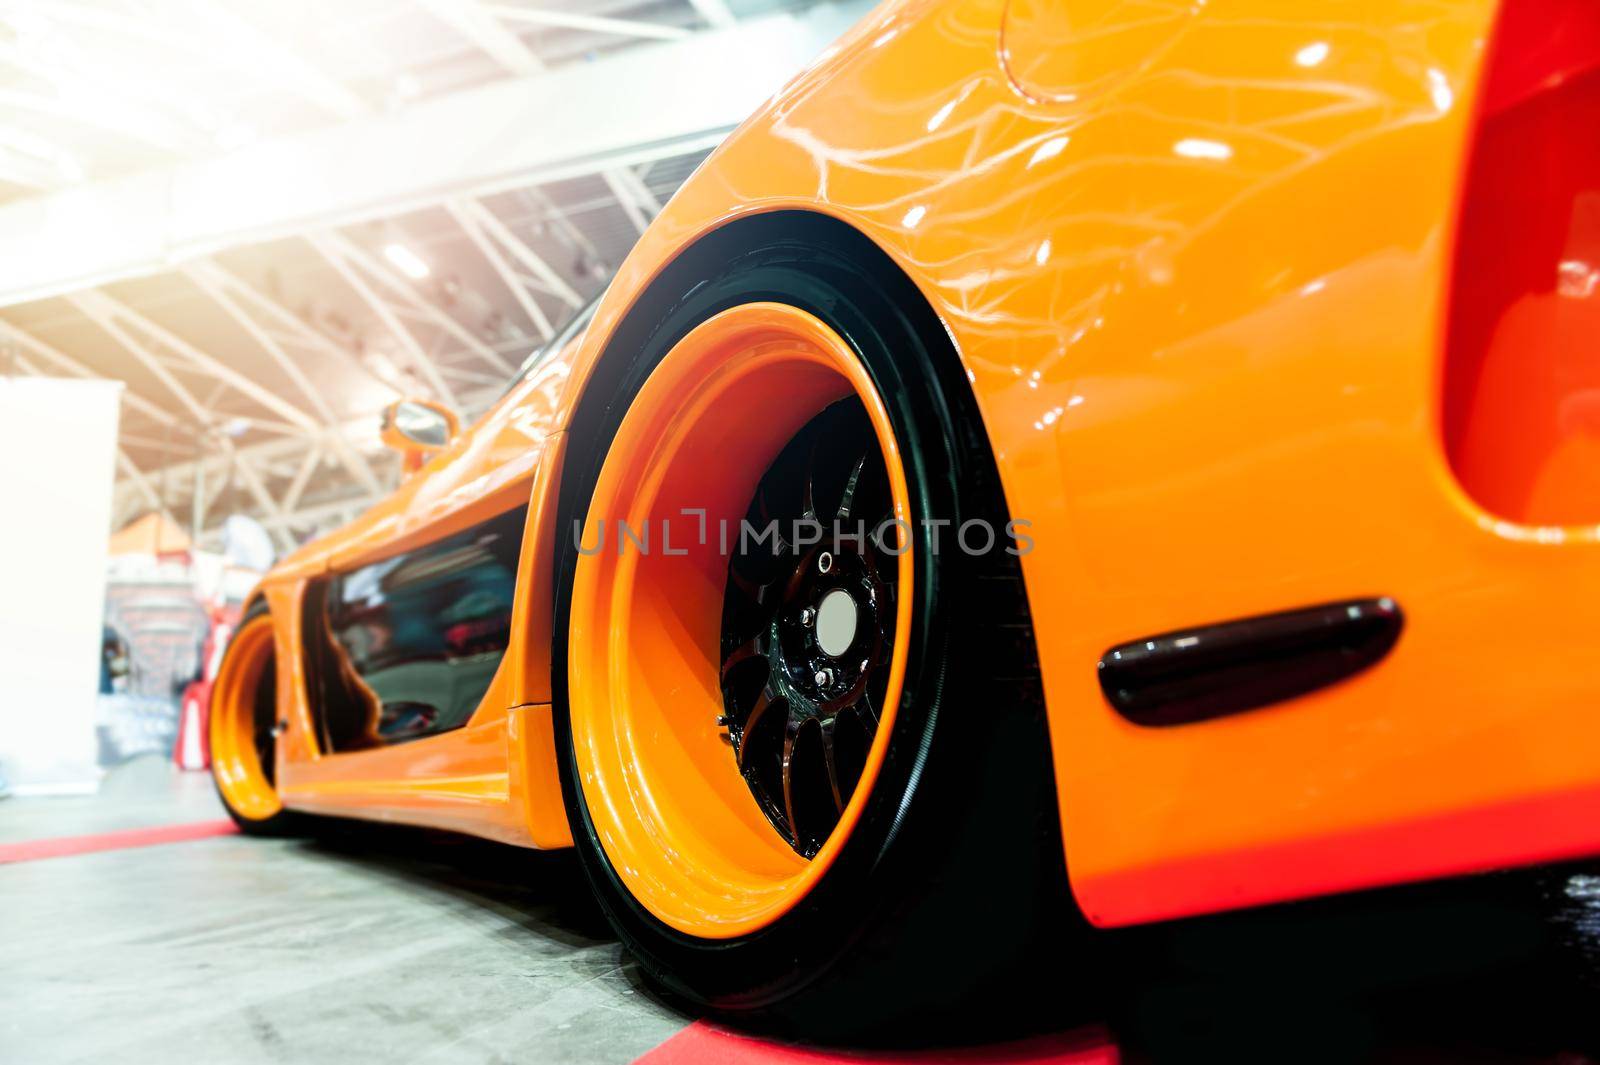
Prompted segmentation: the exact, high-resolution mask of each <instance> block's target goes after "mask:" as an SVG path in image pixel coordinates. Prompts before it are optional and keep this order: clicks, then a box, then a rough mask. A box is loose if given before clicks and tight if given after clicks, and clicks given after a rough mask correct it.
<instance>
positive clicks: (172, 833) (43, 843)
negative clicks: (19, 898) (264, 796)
mask: <svg viewBox="0 0 1600 1065" xmlns="http://www.w3.org/2000/svg"><path fill="white" fill-rule="evenodd" d="M237 831H239V829H238V826H236V825H235V824H234V823H233V822H232V821H228V820H221V821H191V822H189V823H188V824H181V825H160V826H157V827H155V828H129V829H125V830H123V831H121V832H102V833H100V834H98V835H94V836H61V837H57V838H55V839H28V840H23V841H22V842H21V843H0V865H4V864H5V863H7V862H31V861H34V860H36V859H39V858H67V857H70V856H72V855H74V854H93V853H94V852H96V851H120V850H126V849H128V848H129V847H151V846H154V845H155V844H158V843H182V842H183V841H185V840H191V839H206V838H208V837H210V836H226V835H230V834H232V833H234V832H237Z"/></svg>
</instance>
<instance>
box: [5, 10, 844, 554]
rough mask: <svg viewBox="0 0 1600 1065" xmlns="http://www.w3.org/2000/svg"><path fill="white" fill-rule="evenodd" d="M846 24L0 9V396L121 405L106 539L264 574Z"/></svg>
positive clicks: (497, 372)
mask: <svg viewBox="0 0 1600 1065" xmlns="http://www.w3.org/2000/svg"><path fill="white" fill-rule="evenodd" d="M869 7H870V5H869V4H867V3H864V2H862V0H851V2H845V3H816V2H811V0H645V2H637V0H537V2H534V0H339V2H338V3H328V2H326V0H275V2H274V3H272V4H261V3H252V2H249V0H51V2H50V3H49V4H40V3H37V2H33V0H0V242H3V243H4V246H5V247H6V248H7V251H8V255H7V257H6V259H5V260H4V262H0V374H16V373H36V374H48V375H57V376H61V375H67V376H73V375H75V376H93V377H110V378H115V379H118V380H121V381H123V382H125V393H124V402H123V406H122V423H121V434H120V441H119V443H120V449H119V454H118V474H119V477H118V487H117V499H116V503H115V507H114V519H115V522H116V523H117V524H118V525H120V524H123V523H125V522H127V521H129V520H131V519H133V518H134V517H136V516H138V515H139V514H141V513H144V512H149V511H156V512H159V513H164V514H167V515H169V516H171V517H172V518H174V519H175V520H176V521H178V523H179V524H180V525H182V526H183V527H184V528H186V529H190V530H192V531H193V532H194V533H195V534H196V539H197V540H198V541H200V542H201V543H202V544H205V543H207V542H211V543H213V544H214V543H215V541H216V537H217V536H218V535H219V530H220V526H221V523H222V522H223V520H224V519H225V518H226V517H227V516H228V515H230V514H235V513H243V514H249V515H251V516H252V517H255V518H256V519H258V520H260V521H261V522H262V523H263V524H264V525H265V526H266V527H267V528H268V530H269V531H271V532H272V533H273V535H274V537H275V538H276V539H277V540H278V543H279V546H280V548H283V549H286V548H288V547H289V546H291V545H292V544H293V543H295V542H297V541H299V540H301V539H303V538H304V537H306V536H308V535H310V534H314V533H316V532H319V531H322V530H324V529H326V528H328V527H331V526H333V525H335V524H338V523H340V522H343V521H347V520H349V519H350V518H351V517H352V516H353V515H354V514H355V513H357V512H359V511H360V510H361V509H362V508H364V507H365V506H367V505H369V504H370V503H371V502H372V501H373V500H374V499H376V498H377V497H378V496H379V495H381V494H382V493H383V492H385V491H387V490H389V489H390V488H392V487H393V485H394V484H395V481H396V477H397V467H396V464H395V462H394V461H393V459H392V458H391V456H389V455H388V454H387V453H385V452H384V450H383V449H382V448H381V446H380V444H379V442H378V435H377V417H376V415H377V412H378V411H379V409H380V408H381V407H382V406H383V405H384V404H385V403H387V402H389V401H390V400H391V399H393V398H395V397H397V396H400V395H421V396H427V397H433V398H438V399H441V400H443V401H444V402H447V403H450V404H451V405H453V406H456V407H457V408H458V409H459V410H461V411H462V413H463V414H464V415H465V416H466V417H467V418H469V419H470V418H472V417H475V416H476V415H477V414H479V413H480V412H481V411H482V410H483V409H484V408H485V407H486V406H487V405H488V403H489V402H492V400H493V399H494V398H495V397H496V396H498V395H499V393H500V392H501V391H502V390H503V388H504V386H505V384H506V382H507V381H508V380H509V378H510V377H511V375H512V373H513V372H514V370H515V368H516V367H517V365H518V364H519V363H521V362H522V360H523V359H524V358H525V357H526V355H527V354H528V353H529V352H530V351H531V350H533V349H535V348H537V347H538V346H539V345H540V344H541V343H542V342H543V340H544V339H545V338H547V337H548V336H549V335H550V334H551V331H552V330H553V329H554V328H555V327H558V326H559V325H560V323H561V320H562V319H563V318H564V317H565V316H566V315H567V314H569V313H570V312H571V311H572V310H573V309H574V308H576V307H578V306H581V305H582V304H583V303H584V302H586V301H587V299H588V298H589V297H590V296H592V295H593V294H594V293H595V292H596V291H598V290H599V288H600V287H601V286H602V285H603V284H604V283H605V280H606V279H607V278H608V277H609V276H610V275H611V273H612V272H613V271H614V270H615V269H616V267H617V265H618V264H619V263H620V261H621V260H622V258H623V257H624V256H625V255H626V254H627V252H628V250H629V249H630V248H631V247H632V245H633V243H634V241H635V240H636V239H637V237H638V235H639V234H640V233H641V232H642V231H643V229H644V227H645V226H646V225H647V224H648V223H649V221H650V219H651V218H652V217H653V216H654V215H655V213H656V212H658V211H659V210H660V208H661V204H662V203H663V202H664V201H665V200H666V199H668V198H669V197H670V196H671V195H672V193H673V191H674V190H675V189H676V188H677V187H678V185H679V184H680V183H681V182H682V181H683V180H684V179H685V178H686V177H687V176H688V175H689V174H690V173H691V172H692V171H693V169H694V168H695V167H696V166H697V165H698V164H699V163H700V161H701V160H702V159H703V158H704V157H705V156H706V155H707V154H708V153H709V152H710V150H711V149H712V148H713V147H714V146H715V144H716V143H717V142H718V141H719V140H720V139H721V137H722V136H724V135H725V134H726V133H727V132H728V131H729V130H730V129H731V128H732V127H733V125H734V124H736V123H737V122H738V121H739V120H740V119H741V118H742V117H743V116H744V114H746V113H748V112H749V111H750V110H752V109H753V108H754V107H756V106H758V105H759V103H760V102H761V100H762V99H764V98H765V97H766V96H768V95H770V94H771V93H772V92H773V91H775V90H776V89H777V88H779V87H780V86H781V85H782V84H783V82H784V81H786V80H787V79H788V77H789V76H791V75H792V74H793V72H794V71H795V70H797V69H798V68H799V67H800V66H801V65H803V63H805V62H806V61H808V60H809V59H810V58H811V57H812V56H814V55H815V54H817V53H818V52H820V51H821V50H822V49H823V48H824V47H825V46H826V45H827V43H828V42H829V41H831V40H832V39H833V37H835V36H836V35H837V34H838V33H839V32H841V31H842V30H843V29H845V28H846V27H848V26H849V25H850V24H851V23H852V22H853V21H855V19H857V18H859V17H860V16H861V15H862V14H863V13H864V12H865V11H866V10H867V9H868V8H869Z"/></svg>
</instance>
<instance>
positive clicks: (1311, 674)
mask: <svg viewBox="0 0 1600 1065" xmlns="http://www.w3.org/2000/svg"><path fill="white" fill-rule="evenodd" d="M1597 121H1600V6H1597V5H1595V4H1593V3H1590V2H1587V0H1504V2H1503V3H1496V2H1494V0H1302V2H1300V3H1295V4H1292V5H1286V4H1284V3H1282V2H1281V0H1141V2H1132V0H1071V2H1068V0H892V2H890V3H887V4H884V5H883V6H881V7H880V8H879V9H877V10H876V11H875V12H874V13H873V14H872V15H871V16H869V17H868V18H867V19H866V20H865V21H864V22H863V23H862V24H860V25H859V26H858V27H857V28H856V29H854V30H853V31H852V32H851V33H850V34H849V35H848V36H847V37H846V38H845V39H844V40H842V41H840V42H839V43H838V44H837V45H836V46H835V47H834V48H832V49H831V50H830V51H829V52H828V53H827V54H825V55H824V56H823V57H821V59H819V60H818V62H817V63H816V64H815V65H814V66H813V67H812V68H811V69H810V70H809V71H807V72H806V73H804V74H803V75H801V76H800V77H798V78H797V79H795V80H794V81H793V82H792V83H791V84H790V85H789V86H788V87H787V88H786V89H785V90H784V91H783V92H782V93H780V94H779V95H778V96H777V97H776V98H774V99H773V100H772V101H771V102H770V103H769V104H768V105H767V106H766V107H765V109H764V110H762V111H761V112H760V113H759V114H757V115H755V116H754V117H753V118H751V119H750V120H749V121H748V122H746V123H745V125H744V126H743V127H742V128H741V129H740V130H739V131H738V132H736V133H735V134H734V135H733V136H731V137H730V138H729V139H728V140H727V141H726V142H725V143H724V144H723V145H722V147H721V148H720V149H719V150H718V151H717V152H716V153H715V154H714V155H713V156H712V157H711V158H710V159H709V160H708V161H707V163H706V164H705V165H704V166H703V167H702V168H701V169H700V171H699V172H698V173H696V174H695V175H694V176H693V177H692V178H691V179H690V180H689V181H688V182H687V183H686V184H685V185H684V186H683V188H682V189H681V191H680V192H679V193H678V194H677V196H676V197H675V198H674V199H673V201H672V202H671V204H669V205H668V207H667V208H666V209H665V211H664V212H663V213H662V214H661V216H660V217H659V218H658V219H657V220H656V221H655V223H654V224H653V226H652V227H651V228H650V230H649V231H648V232H647V233H646V234H645V236H644V237H643V239H642V240H641V241H640V243H639V245H638V247H637V248H636V249H635V250H634V252H633V253H632V254H631V255H630V256H629V258H628V259H627V261H626V262H625V264H624V265H623V267H622V269H621V271H620V273H619V274H618V276H617V277H616V279H615V281H614V282H613V283H612V284H611V286H610V288H609V290H608V292H607V293H606V294H605V296H604V297H603V298H602V299H601V300H600V301H599V303H598V305H597V306H596V307H595V308H593V309H592V310H591V312H590V314H589V315H587V316H584V317H582V318H580V319H579V320H578V321H576V322H574V323H573V324H572V325H571V326H570V327H569V329H568V332H567V334H566V335H565V336H563V337H561V338H558V341H557V342H556V343H553V344H552V345H551V346H550V347H549V348H548V349H547V352H548V353H547V355H546V356H545V357H543V358H542V359H540V358H536V359H534V360H533V361H532V363H531V365H530V366H529V367H528V368H527V370H526V371H525V373H524V374H523V375H522V376H521V377H520V378H519V379H518V380H517V381H516V382H515V384H514V385H513V386H512V387H511V389H510V391H509V392H508V393H507V394H506V395H505V397H504V398H503V399H502V400H501V401H500V403H499V404H498V405H497V406H495V407H494V408H493V409H492V410H491V411H490V412H489V413H488V414H487V415H486V416H485V417H484V418H483V419H482V420H481V421H480V422H479V423H478V424H476V425H474V426H472V427H470V428H468V429H465V430H460V431H458V430H457V426H456V424H455V420H454V418H453V416H451V415H449V414H448V412H445V411H442V410H440V409H438V408H435V407H433V406H431V405H429V404H426V403H421V402H407V403H401V404H397V405H396V406H395V407H393V408H391V410H390V412H389V414H388V416H387V419H386V422H385V433H386V436H387V438H389V439H390V440H391V441H392V442H394V443H395V444H396V445H397V446H399V447H401V448H402V449H404V450H405V451H406V452H407V454H408V455H409V456H411V457H412V459H413V460H414V461H411V462H408V466H411V467H416V468H415V470H414V472H412V473H411V474H410V476H409V477H408V478H407V480H406V481H405V483H404V485H403V486H402V487H401V488H400V489H399V491H398V492H396V493H395V494H394V496H392V497H391V498H389V499H388V500H386V501H384V502H383V503H381V504H380V505H378V506H376V507H374V508H373V509H372V510H371V511H370V512H369V513H367V514H366V515H365V516H364V517H362V518H361V519H360V520H358V521H356V522H355V523H354V524H352V525H351V526H349V527H348V528H345V529H343V530H341V531H340V532H338V533H337V534H335V535H333V536H330V537H327V538H325V539H322V540H320V541H317V542H315V543H312V544H310V545H308V546H307V547H305V548H303V549H302V550H300V551H299V552H298V553H297V554H295V555H294V556H292V557H291V558H289V559H288V560H287V561H285V562H284V563H282V564H281V565H280V566H278V568H277V569H276V570H275V571H274V572H273V573H272V574H271V575H270V576H269V577H268V578H267V579H266V580H265V581H264V583H263V584H262V586H261V589H260V591H259V593H258V594H257V595H256V596H255V598H254V600H253V603H252V604H251V605H250V607H249V611H248V619H247V620H246V621H245V623H244V624H243V625H242V627H241V628H240V629H239V631H238V633H237V635H236V637H235V638H234V641H233V643H232V646H231V648H230V650H229V652H228V654H227V658H226V662H225V664H224V667H223V669H222V672H221V675H220V676H219V677H218V680H217V685H216V696H215V702H214V712H213V715H212V725H211V728H212V737H211V738H212V750H213V752H214V755H215V762H216V777H217V782H218V785H219V787H220V790H221V793H222V796H223V798H224V799H225V800H226V803H227V805H228V808H229V810H230V811H231V812H232V814H233V816H234V817H235V818H236V819H237V820H238V821H239V823H240V824H241V825H242V826H243V827H244V828H245V829H246V830H247V831H252V832H255V831H260V832H267V831H274V830H279V829H281V828H282V827H283V826H284V825H285V823H286V819H289V818H292V817H299V816H301V815H304V814H324V815H336V816H339V817H356V818H368V819H378V820H388V821H401V822H408V823H413V824H418V825H428V826H436V827H441V828H446V829H453V830H457V831H461V832H466V833H472V834H476V835H479V836H485V837H489V838H492V839H495V840H501V841H504V842H506V843H508V844H514V845H517V846H522V847H536V848H562V847H575V848H576V850H577V852H578V855H579V856H580V858H581V861H582V864H583V867H584V868H585V870H586V871H587V874H588V876H589V878H590V880H591V881H592V883H593V887H594V891H595V893H596V894H597V896H598V898H599V900H600V903H601V905H602V906H603V908H604V910H605V912H606V913H607V914H608V915H609V917H610V918H611V919H612V921H613V922H614V924H615V926H616V928H617V930H618V932H619V934H620V936H621V937H622V939H623V940H624V941H625V943H626V944H627V945H628V947H629V948H630V949H631V950H632V951H633V952H634V954H636V955H637V957H638V958H639V959H640V960H641V961H642V963H643V964H644V965H645V967H646V968H647V969H648V970H649V971H651V972H652V973H653V974H654V975H655V976H656V977H658V978H659V979H660V980H662V981H663V982H664V983H665V984H666V985H667V986H669V987H671V988H673V989H675V990H676V991H678V992H679V993H681V994H683V995H686V996H688V997H690V998H691V999H693V1000H695V1001H698V1002H702V1003H710V1004H714V1005H717V1006H721V1007H726V1008H741V1007H750V1008H772V1009H782V1008H785V1004H803V1003H811V1004H822V1005H825V1004H827V1003H829V1002H833V1003H845V1004H849V1003H856V1004H857V1005H858V1007H859V1005H860V1004H861V1003H863V1002H867V1001H871V1002H873V1003H874V1006H873V1008H874V1009H876V1008H878V1003H880V1002H881V1000H882V996H883V995H884V994H885V989H886V988H890V987H892V988H901V989H903V988H912V989H914V992H913V994H912V997H913V998H915V999H917V1001H919V1002H920V1003H921V1004H922V1005H923V1006H925V1007H929V1006H937V1005H938V1004H940V1003H942V1002H956V1001H964V1000H966V997H967V996H968V995H969V993H970V992H971V991H972V990H973V989H975V988H979V987H983V986H988V984H987V982H988V981H989V980H990V979H991V977H992V976H993V974H994V973H996V972H1000V971H1002V970H1003V969H1004V968H1005V967H1006V966H1007V965H1008V964H1011V963H1012V962H1013V961H1014V960H1015V959H1016V958H1018V957H1020V956H1021V955H1022V952H1023V951H1024V950H1025V949H1026V948H1027V946H1028V944H1029V943H1030V942H1031V941H1034V940H1035V939H1036V938H1037V935H1038V933H1039V930H1040V929H1042V928H1045V927H1060V928H1078V929H1079V931H1078V933H1076V934H1081V935H1085V936H1091V937H1092V936H1093V935H1094V934H1095V933H1094V932H1093V931H1092V929H1091V927H1090V926H1101V927H1109V926H1123V925H1130V924H1137V923H1143V922H1152V921H1158V920H1161V919H1165V918H1172V917H1176V916H1182V915H1191V914H1200V913H1205V912H1211V911H1218V910H1223V909H1229V908H1236V907H1244V906H1250V905H1255V904H1262V903H1268V902H1274V901H1279V900H1288V899H1295V898H1302V897H1307V896H1313V895H1319V894H1327V893H1332V892H1342V891H1348V890H1352V889H1359V888H1363V887H1369V886H1375V885H1383V884H1392V883H1398V882H1403V881H1412V880H1418V879H1424V878H1437V877H1445V876H1451V875H1456V874H1464V873H1471V872H1475V871H1481V870H1488V869H1491V868H1500V867H1508V866H1515V865H1527V864H1532V863H1542V862H1547V861H1552V860H1557V859H1563V858H1567V857H1572V856H1579V855H1592V854H1596V853H1600V650H1597V641H1600V594H1597V593H1600V359H1597V358H1596V357H1595V356H1594V353H1593V351H1592V347H1593V344H1594V342H1595V338H1596V337H1597V336H1600V332H1597V326H1600V142H1597V141H1596V139H1595V137H1594V136H1593V130H1594V128H1595V124H1596V122H1597ZM1083 918H1086V919H1087V920H1086V921H1084V920H1082V919H1083ZM935 933H936V934H935ZM890 980H893V981H894V982H893V983H890V982H888V981H890ZM900 993H901V992H898V991H897V992H896V994H900Z"/></svg>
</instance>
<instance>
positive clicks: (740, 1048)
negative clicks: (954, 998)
mask: <svg viewBox="0 0 1600 1065" xmlns="http://www.w3.org/2000/svg"><path fill="white" fill-rule="evenodd" d="M1119 1060H1120V1056H1119V1055H1118V1053H1117V1048H1116V1046H1115V1045H1113V1044H1112V1043H1111V1041H1110V1038H1109V1037H1108V1036H1107V1035H1106V1034H1105V1033H1104V1032H1102V1031H1099V1030H1096V1029H1089V1030H1084V1031H1078V1032H1067V1033H1064V1034H1061V1035H1049V1036H1040V1037H1038V1038H1034V1039H1024V1040H1020V1041H1018V1042H1014V1043H996V1044H994V1045H992V1046H981V1047H963V1048H961V1049H958V1050H920V1051H904V1050H902V1051H846V1050H819V1049H816V1048H814V1047H804V1046H794V1045H791V1044H786V1043H769V1042H767V1041H765V1040H762V1039H756V1038H754V1037H752V1036H746V1035H740V1034H738V1033H736V1032H730V1031H728V1030H727V1029H725V1028H718V1027H717V1026H715V1025H712V1024H708V1023H707V1022H705V1021H696V1022H695V1023H694V1024H691V1025H690V1026H689V1027H687V1028H685V1029H684V1030H683V1031H681V1032H679V1033H678V1034H677V1035H675V1036H673V1037H672V1038H671V1039H668V1040H667V1041H666V1042H665V1043H662V1044H661V1045H660V1046H658V1047H656V1048H655V1049H654V1050H652V1051H650V1052H649V1053H647V1054H645V1055H644V1056H642V1057H640V1058H639V1059H638V1060H637V1061H635V1062H634V1065H873V1063H877V1062H882V1063H910V1062H927V1063H930V1065H932V1063H948V1065H1045V1063H1049V1065H1116V1063H1117V1062H1118V1061H1119Z"/></svg>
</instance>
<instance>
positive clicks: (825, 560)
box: [817, 551, 833, 573]
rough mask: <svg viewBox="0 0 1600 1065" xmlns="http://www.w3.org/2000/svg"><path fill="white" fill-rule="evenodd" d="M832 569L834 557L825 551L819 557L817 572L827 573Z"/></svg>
mask: <svg viewBox="0 0 1600 1065" xmlns="http://www.w3.org/2000/svg"><path fill="white" fill-rule="evenodd" d="M832 568H833V556H832V555H830V554H828V552H826V551H824V552H823V553H822V554H820V555H818V556H817V571H818V572H819V573H826V572H828V571H829V570H830V569H832Z"/></svg>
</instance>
